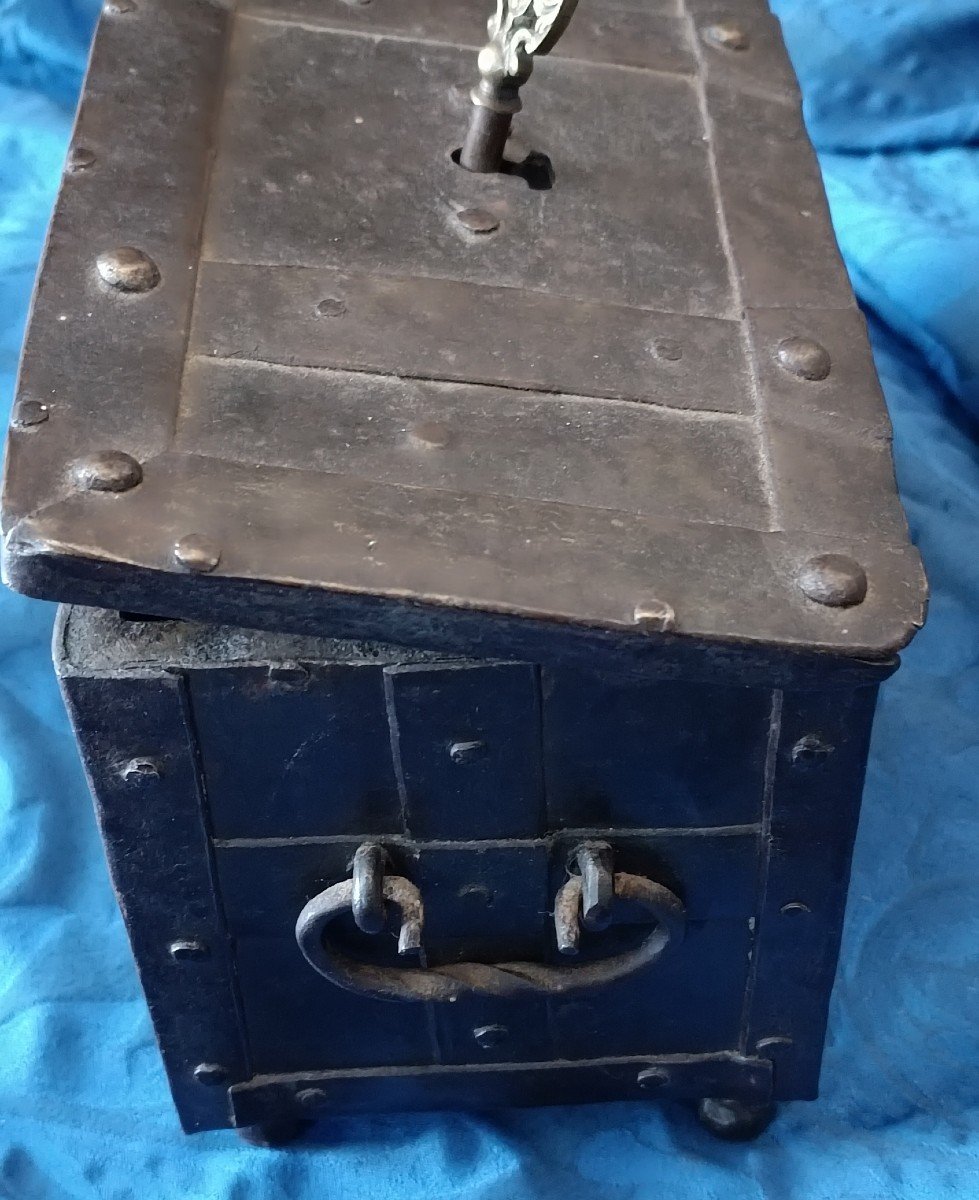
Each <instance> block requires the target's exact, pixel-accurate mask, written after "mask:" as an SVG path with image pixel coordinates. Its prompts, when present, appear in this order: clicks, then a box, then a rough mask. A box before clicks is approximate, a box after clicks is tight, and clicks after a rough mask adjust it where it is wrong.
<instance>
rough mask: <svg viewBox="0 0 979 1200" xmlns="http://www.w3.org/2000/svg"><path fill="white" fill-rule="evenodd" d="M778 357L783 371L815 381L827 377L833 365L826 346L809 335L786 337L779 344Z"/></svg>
mask: <svg viewBox="0 0 979 1200" xmlns="http://www.w3.org/2000/svg"><path fill="white" fill-rule="evenodd" d="M777 357H778V365H779V366H780V367H781V368H782V370H783V371H788V373H789V374H790V375H795V376H796V378H797V379H808V380H810V381H811V382H813V383H818V382H819V381H820V380H822V379H825V378H826V376H827V375H828V374H829V373H830V370H831V369H832V366H833V363H832V360H831V359H830V356H829V351H828V350H827V349H826V347H825V346H820V344H819V342H814V341H813V340H812V338H807V337H790V338H785V340H784V341H781V342H779V344H778V354H777Z"/></svg>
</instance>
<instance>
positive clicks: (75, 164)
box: [66, 146, 95, 175]
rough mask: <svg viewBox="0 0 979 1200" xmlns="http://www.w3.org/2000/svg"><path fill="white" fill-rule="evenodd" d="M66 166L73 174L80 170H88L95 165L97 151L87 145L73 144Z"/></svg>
mask: <svg viewBox="0 0 979 1200" xmlns="http://www.w3.org/2000/svg"><path fill="white" fill-rule="evenodd" d="M66 166H67V169H68V171H69V173H70V174H72V175H74V174H76V173H77V172H78V171H87V170H88V169H89V168H90V167H94V166H95V153H94V152H93V151H92V150H89V148H88V147H87V146H72V148H71V149H70V150H69V151H68V162H67V164H66Z"/></svg>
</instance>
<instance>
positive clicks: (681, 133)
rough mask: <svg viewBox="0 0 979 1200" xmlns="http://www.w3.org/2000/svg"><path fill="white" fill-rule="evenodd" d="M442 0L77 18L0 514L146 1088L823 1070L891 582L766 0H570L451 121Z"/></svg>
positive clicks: (884, 499)
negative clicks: (507, 134)
mask: <svg viewBox="0 0 979 1200" xmlns="http://www.w3.org/2000/svg"><path fill="white" fill-rule="evenodd" d="M486 15H487V14H485V13H483V12H482V6H481V5H480V4H477V3H468V2H467V3H460V4H455V3H451V2H450V0H410V2H409V0H402V2H401V3H397V4H396V3H394V2H393V0H374V3H372V4H370V5H363V6H360V5H352V4H347V3H344V2H342V0H264V2H263V0H242V3H240V4H238V5H225V4H218V3H209V2H207V0H192V2H190V3H176V2H174V0H136V2H135V3H134V4H129V3H126V2H123V0H116V2H115V3H112V4H110V5H109V6H108V7H107V10H106V13H105V16H104V17H103V22H102V26H101V27H100V32H99V35H98V38H97V41H96V47H95V51H94V57H93V64H92V69H91V72H90V77H89V84H88V88H87V91H86V99H85V100H84V102H83V106H82V110H81V115H80V118H79V125H78V129H77V131H76V136H75V141H74V144H73V150H72V153H71V157H70V159H69V171H68V174H67V176H66V181H65V187H64V190H63V193H62V197H61V200H60V202H59V208H58V211H57V213H56V215H55V220H54V225H53V228H52V235H51V240H50V244H49V248H48V255H47V260H46V265H45V267H44V269H43V271H42V275H41V280H40V283H39V289H38V296H37V301H36V308H35V316H34V321H33V325H32V332H31V335H30V338H29V341H28V348H27V352H26V355H25V360H24V367H23V371H22V376H21V384H20V393H19V399H18V403H17V406H16V407H15V412H14V421H13V429H12V433H11V440H10V447H9V452H8V466H7V481H6V492H5V508H4V520H5V526H4V536H5V557H4V567H5V572H6V577H7V580H8V582H10V583H11V584H13V586H16V587H18V588H20V589H21V590H24V591H27V592H29V593H31V594H35V595H41V596H47V597H52V598H56V599H59V600H63V601H66V602H68V603H71V604H75V605H78V606H79V607H76V608H72V609H65V610H63V613H62V617H61V620H60V622H59V628H58V633H57V636H56V660H57V663H58V667H59V671H60V673H61V677H62V680H63V684H64V690H65V694H66V697H67V700H68V703H69V707H70V710H71V713H72V719H73V721H74V724H75V728H76V731H77V734H78V738H79V742H80V745H81V749H82V752H83V755H84V758H85V761H86V764H87V768H88V771H89V774H90V778H91V782H92V786H93V790H94V793H95V796H96V801H97V809H98V813H99V819H100V821H101V824H102V829H103V833H104V837H105V842H106V847H107V852H108V856H109V861H110V866H111V869H112V873H113V878H114V881H115V885H116V888H117V890H118V893H119V896H120V900H121V903H122V906H123V910H124V913H125V916H126V920H127V925H128V928H129V932H130V936H131V939H132V942H133V948H134V952H135V955H136V959H137V963H138V966H139V969H140V974H141V977H142V980H143V984H144V988H145V990H146V994H147V998H148V1000H149V1003H150V1007H151V1010H152V1013H153V1019H154V1023H155V1026H156V1030H157V1034H158V1037H159V1041H160V1045H161V1049H162V1052H163V1056H164V1059H165V1061H166V1065H167V1070H168V1072H169V1076H170V1080H171V1085H172V1088H173V1093H174V1097H175V1100H176V1103H177V1107H178V1110H179V1112H180V1116H181V1120H182V1122H183V1124H184V1126H185V1128H186V1129H188V1130H197V1129H207V1128H214V1127H220V1126H224V1125H235V1126H239V1127H249V1126H266V1127H268V1126H269V1125H270V1123H273V1122H276V1121H279V1120H282V1119H287V1118H305V1117H308V1116H311V1115H315V1114H317V1113H321V1112H331V1111H350V1110H363V1109H374V1108H393V1109H399V1108H410V1107H420V1106H427V1107H440V1106H449V1105H456V1104H459V1105H467V1106H478V1105H493V1104H502V1103H513V1104H526V1103H543V1102H555V1101H557V1102H577V1101H580V1100H587V1099H614V1098H640V1097H644V1096H654V1095H655V1096H680V1097H687V1098H691V1099H704V1098H711V1097H713V1098H718V1097H719V1098H725V1099H729V1100H732V1101H737V1102H739V1103H740V1104H741V1105H742V1106H744V1108H745V1110H748V1109H753V1110H757V1111H761V1110H763V1109H764V1106H765V1105H767V1104H768V1102H769V1101H771V1100H772V1099H778V1098H785V1099H793V1098H811V1097H813V1096H814V1095H815V1094H816V1088H817V1083H818V1073H819V1061H820V1055H821V1050H822V1041H823V1034H824V1025H825V1017H826V1010H827V1005H828V999H829V994H830V989H831V986H832V981H833V975H834V971H835V967H836V956H837V952H838V945H839V935H840V928H841V923H842V916H843V909H844V904H845V899H846V886H847V877H848V867H849V861H850V854H851V850H852V843H853V837H854V834H855V829H856V822H857V815H858V809H859V801H860V792H861V786H862V780H863V771H864V765H865V762H866V754H867V744H868V739H869V733H870V726H871V720H872V715H873V709H874V702H875V698H876V692H877V687H878V685H879V684H880V683H881V681H882V680H883V679H885V678H886V676H887V675H888V674H889V673H890V672H891V671H892V670H893V669H894V666H895V664H896V659H895V657H894V655H895V652H896V651H897V650H898V649H899V648H900V647H901V646H902V645H903V644H904V643H905V642H906V641H907V640H908V639H909V638H910V636H911V635H912V633H913V632H914V630H915V628H916V627H917V626H918V625H919V624H920V621H921V617H922V607H923V600H924V586H923V581H922V579H921V572H920V566H919V563H918V560H917V556H916V554H915V552H914V551H913V549H912V548H911V547H910V546H909V545H908V544H907V535H906V529H905V526H904V522H903V515H902V514H901V511H900V506H899V504H898V502H897V499H896V495H895V491H894V486H893V479H892V474H891V464H890V453H889V445H888V437H889V426H888V423H887V417H886V413H885V411H884V408H883V404H882V401H881V398H880V396H879V392H878V391H877V388H876V382H875V378H874V375H873V368H872V364H871V361H870V356H869V350H868V347H867V344H866V338H865V334H864V331H863V325H862V320H861V318H860V315H859V313H858V311H857V309H856V307H855V306H854V302H853V298H852V295H851V293H850V290H849V286H848V284H847V281H846V277H845V274H844V272H843V269H842V266H841V264H840V263H839V260H838V257H837V255H836V251H835V246H834V243H833V240H832V233H831V230H830V227H829V224H828V218H827V215H826V212H825V204H824V201H823V198H822V193H821V188H820V184H819V179H818V172H817V169H816V167H815V164H814V162H813V159H812V155H811V151H810V149H809V146H808V143H807V142H806V139H805V135H804V133H803V131H802V126H801V122H800V118H799V114H798V104H797V99H798V98H797V95H796V93H795V88H794V82H793V80H792V77H791V72H790V69H789V67H788V65H787V63H786V60H785V57H784V51H783V50H782V47H781V42H780V40H779V36H778V31H777V25H776V24H775V22H774V21H773V19H772V18H771V17H770V16H769V14H768V11H767V9H766V8H765V6H764V5H763V4H761V3H755V2H753V0H734V2H733V3H731V4H728V5H724V6H719V5H716V4H714V3H712V2H709V0H687V3H686V4H682V3H680V2H679V0H655V2H652V3H643V4H640V3H635V2H633V0H601V2H599V0H594V2H593V3H591V4H588V3H587V0H582V4H581V6H580V11H579V12H578V13H577V14H576V15H575V18H574V20H573V22H572V24H571V26H570V27H569V29H568V31H567V33H566V34H565V35H564V38H563V40H562V41H561V42H560V43H559V45H558V46H557V48H556V49H555V50H554V52H553V54H552V55H551V56H550V57H549V58H547V59H544V60H542V61H541V62H540V63H539V64H538V65H537V67H536V68H535V72H534V76H533V80H532V82H530V83H529V84H528V86H527V89H526V92H527V111H526V112H525V113H524V114H522V115H521V117H520V118H518V123H517V125H516V132H515V136H514V138H512V139H511V142H510V143H509V144H508V150H507V155H508V163H509V165H508V166H507V167H506V169H505V170H503V171H500V172H497V173H494V174H474V173H470V172H467V171H465V170H463V169H462V168H461V167H460V166H459V164H458V162H457V161H456V159H457V158H458V150H459V147H460V144H461V141H462V135H463V132H464V130H465V126H466V121H467V112H468V108H469V99H468V91H469V86H470V84H471V82H472V75H473V70H474V49H475V48H476V47H477V46H478V45H479V41H480V37H481V32H482V31H481V19H482V18H484V17H485V16H486ZM147 41H150V42H152V43H153V44H155V45H157V46H158V47H159V61H158V62H156V63H155V64H152V65H148V66H147V67H146V69H145V71H144V72H143V73H142V74H141V75H140V76H139V77H138V78H135V79H134V78H133V77H132V76H126V77H125V78H124V77H123V74H122V72H121V69H120V68H119V66H118V64H119V63H124V62H126V61H130V60H131V58H132V56H133V54H134V53H135V49H136V47H137V46H138V45H140V44H145V43H146V42H147ZM521 143H525V144H523V145H522V146H521ZM133 614H153V617H154V618H165V619H162V620H161V619H149V618H148V617H139V616H133ZM243 627H247V628H248V629H253V630H262V632H247V631H246V629H245V628H243Z"/></svg>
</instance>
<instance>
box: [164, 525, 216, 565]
mask: <svg viewBox="0 0 979 1200" xmlns="http://www.w3.org/2000/svg"><path fill="white" fill-rule="evenodd" d="M173 557H174V558H175V559H176V561H177V562H178V563H179V564H180V566H182V567H185V568H186V569H187V570H188V571H198V572H200V573H201V574H207V572H208V571H213V570H214V568H215V567H216V566H217V565H218V563H219V562H220V561H221V547H220V546H218V544H217V543H216V542H213V541H211V539H210V538H209V537H207V536H206V535H205V534H203V533H188V534H186V535H185V536H184V537H182V538H178V540H177V541H176V542H175V543H174V546H173Z"/></svg>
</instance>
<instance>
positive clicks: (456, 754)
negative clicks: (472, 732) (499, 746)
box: [449, 741, 486, 767]
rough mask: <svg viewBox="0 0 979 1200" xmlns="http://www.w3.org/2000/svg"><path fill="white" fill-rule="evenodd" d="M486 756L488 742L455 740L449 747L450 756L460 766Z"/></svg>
mask: <svg viewBox="0 0 979 1200" xmlns="http://www.w3.org/2000/svg"><path fill="white" fill-rule="evenodd" d="M485 757H486V743H485V742H480V741H470V742H453V743H452V745H451V746H450V747H449V758H451V759H452V761H453V762H454V763H455V764H456V765H457V766H460V767H463V766H465V765H466V764H467V763H471V762H477V761H478V760H479V759H481V758H485Z"/></svg>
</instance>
